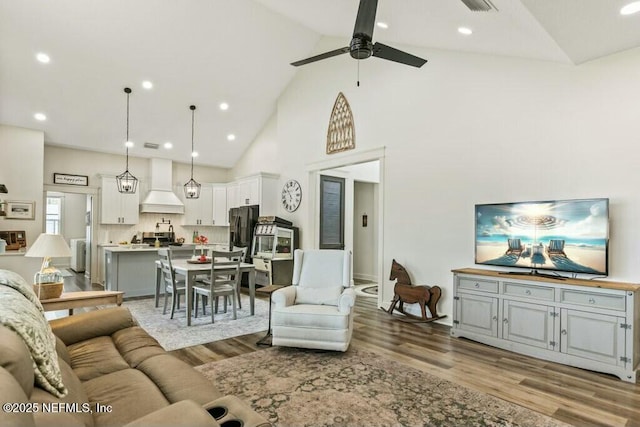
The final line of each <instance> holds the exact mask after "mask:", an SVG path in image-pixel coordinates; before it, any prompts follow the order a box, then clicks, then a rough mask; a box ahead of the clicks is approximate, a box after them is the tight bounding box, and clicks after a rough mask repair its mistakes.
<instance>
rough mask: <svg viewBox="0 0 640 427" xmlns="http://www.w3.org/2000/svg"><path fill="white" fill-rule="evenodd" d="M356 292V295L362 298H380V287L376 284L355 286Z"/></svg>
mask: <svg viewBox="0 0 640 427" xmlns="http://www.w3.org/2000/svg"><path fill="white" fill-rule="evenodd" d="M355 291H356V295H360V296H362V297H370V298H378V285H376V284H371V283H369V284H366V285H355Z"/></svg>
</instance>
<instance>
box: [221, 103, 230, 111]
mask: <svg viewBox="0 0 640 427" xmlns="http://www.w3.org/2000/svg"><path fill="white" fill-rule="evenodd" d="M220 109H221V110H223V111H225V110H228V109H229V104H227V103H226V102H221V103H220Z"/></svg>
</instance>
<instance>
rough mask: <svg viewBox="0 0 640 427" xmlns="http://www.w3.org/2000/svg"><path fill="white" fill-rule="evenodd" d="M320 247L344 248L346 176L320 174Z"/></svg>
mask: <svg viewBox="0 0 640 427" xmlns="http://www.w3.org/2000/svg"><path fill="white" fill-rule="evenodd" d="M319 247H320V249H344V178H336V177H333V176H325V175H321V176H320V245H319Z"/></svg>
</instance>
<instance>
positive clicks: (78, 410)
mask: <svg viewBox="0 0 640 427" xmlns="http://www.w3.org/2000/svg"><path fill="white" fill-rule="evenodd" d="M58 363H59V364H60V372H61V373H62V381H63V382H64V385H65V386H66V387H67V391H68V393H67V395H66V396H65V397H63V398H57V397H55V396H53V395H52V394H51V393H47V392H46V391H44V390H43V389H41V388H35V389H34V390H33V394H32V395H31V397H30V398H29V400H30V401H31V402H39V403H68V404H70V405H71V406H68V408H69V409H70V410H66V409H63V410H60V411H53V412H54V413H53V414H51V415H48V414H45V416H46V418H45V419H44V420H46V422H47V424H42V423H41V421H43V420H41V419H40V415H36V422H37V423H38V424H39V425H67V424H69V423H72V425H76V424H78V425H83V426H93V415H92V414H91V411H90V409H91V408H90V406H89V399H88V397H87V393H86V392H85V391H84V387H83V386H82V383H81V382H80V380H79V379H78V377H77V376H76V374H75V373H74V372H73V370H72V369H71V367H70V366H69V365H68V364H67V362H65V361H64V360H59V361H58ZM63 408H67V407H66V406H65V407H63ZM39 412H50V411H39ZM56 412H58V413H56ZM60 412H66V413H67V414H66V415H65V416H62V415H59V413H60ZM69 416H70V417H71V418H69ZM61 417H62V418H61ZM71 419H73V421H71Z"/></svg>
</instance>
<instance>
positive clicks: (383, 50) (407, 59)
mask: <svg viewBox="0 0 640 427" xmlns="http://www.w3.org/2000/svg"><path fill="white" fill-rule="evenodd" d="M373 56H375V57H377V58H382V59H387V60H389V61H393V62H399V63H401V64H406V65H411V66H412V67H417V68H420V67H422V66H423V65H424V64H425V62H427V60H426V59H422V58H419V57H417V56H415V55H411V54H410V53H407V52H403V51H401V50H398V49H396V48H393V47H391V46H387V45H385V44H382V43H375V44H374V45H373Z"/></svg>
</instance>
